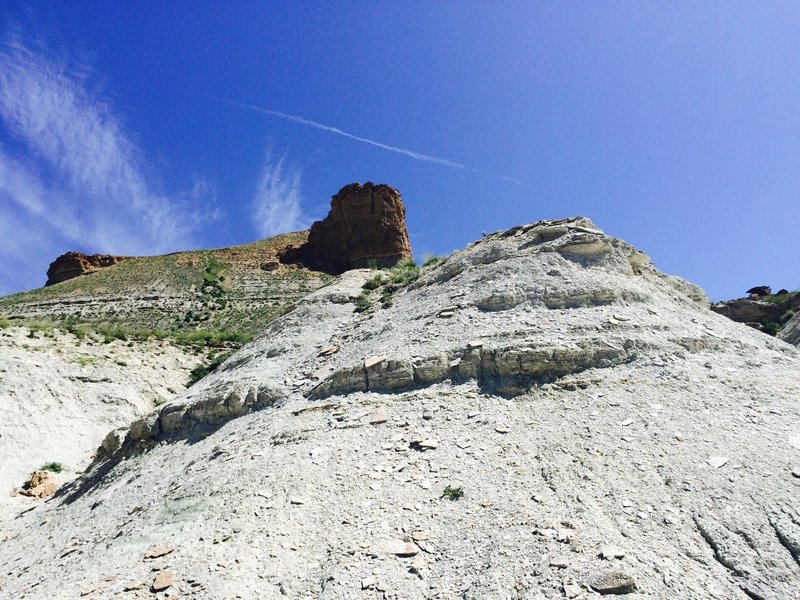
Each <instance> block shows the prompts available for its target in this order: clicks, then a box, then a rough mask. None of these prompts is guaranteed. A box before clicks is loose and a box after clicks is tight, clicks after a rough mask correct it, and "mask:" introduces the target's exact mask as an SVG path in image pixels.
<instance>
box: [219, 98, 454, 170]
mask: <svg viewBox="0 0 800 600" xmlns="http://www.w3.org/2000/svg"><path fill="white" fill-rule="evenodd" d="M220 100H222V101H223V102H227V103H228V104H233V105H234V106H240V107H242V108H249V109H250V110H255V111H257V112H260V113H264V114H265V115H271V116H273V117H280V118H281V119H286V120H287V121H293V122H295V123H300V124H301V125H307V126H309V127H314V128H316V129H321V130H322V131H328V132H330V133H335V134H337V135H341V136H342V137H346V138H350V139H351V140H356V141H357V142H364V143H365V144H369V145H370V146H377V147H378V148H383V149H384V150H389V151H390V152H396V153H397V154H404V155H405V156H410V157H411V158H415V159H417V160H424V161H427V162H432V163H436V164H437V165H442V166H445V167H450V168H452V169H464V168H465V167H464V165H462V164H461V163H457V162H453V161H452V160H447V159H445V158H438V157H436V156H430V155H429V154H421V153H419V152H414V151H412V150H406V149H405V148H398V147H397V146H390V145H388V144H381V143H380V142H376V141H375V140H371V139H369V138H365V137H361V136H358V135H353V134H352V133H348V132H346V131H342V130H341V129H338V128H337V127H331V126H330V125H324V124H322V123H317V122H316V121H312V120H311V119H304V118H303V117H298V116H296V115H289V114H286V113H282V112H279V111H277V110H269V109H266V108H261V107H260V106H254V105H253V104H245V103H244V102H236V101H235V100H226V99H225V98H220Z"/></svg>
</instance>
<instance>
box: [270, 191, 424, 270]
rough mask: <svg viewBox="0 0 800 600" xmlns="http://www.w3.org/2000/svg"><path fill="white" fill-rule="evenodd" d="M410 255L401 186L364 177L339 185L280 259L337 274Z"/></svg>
mask: <svg viewBox="0 0 800 600" xmlns="http://www.w3.org/2000/svg"><path fill="white" fill-rule="evenodd" d="M411 256H412V254H411V244H410V242H409V240H408V230H407V229H406V209H405V206H404V205H403V200H402V198H401V197H400V192H398V191H397V190H396V189H394V188H392V187H390V186H388V185H385V184H379V185H375V184H373V183H372V182H367V183H365V184H363V185H362V184H360V183H351V184H350V185H346V186H345V187H343V188H342V189H341V190H339V193H338V194H336V195H335V196H333V198H332V200H331V210H330V212H329V213H328V216H327V217H326V218H325V219H323V220H322V221H317V222H315V223H314V224H313V225H312V226H311V231H310V232H309V234H308V241H307V242H306V243H305V244H303V245H302V246H300V247H299V248H291V249H288V250H287V251H286V252H284V254H283V255H282V257H281V259H282V261H283V262H300V263H302V264H303V265H304V266H306V267H308V268H310V269H315V270H318V271H325V272H326V273H333V274H339V273H343V272H344V271H347V270H348V269H359V268H363V267H379V268H383V267H391V266H394V265H395V263H397V261H399V260H401V259H403V258H411Z"/></svg>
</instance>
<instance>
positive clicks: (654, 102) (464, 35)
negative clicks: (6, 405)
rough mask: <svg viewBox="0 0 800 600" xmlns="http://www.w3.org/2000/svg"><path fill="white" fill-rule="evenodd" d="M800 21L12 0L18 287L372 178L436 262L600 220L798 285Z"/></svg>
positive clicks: (711, 289)
mask: <svg viewBox="0 0 800 600" xmlns="http://www.w3.org/2000/svg"><path fill="white" fill-rule="evenodd" d="M798 32H800V5H798V4H797V3H796V2H763V1H757V2H747V3H745V2H725V3H712V2H694V1H693V2H673V1H670V2H594V3H576V2H573V3H563V2H553V3H541V2H519V3H514V2H499V3H498V2H488V1H487V2H464V1H457V2H456V1H453V2H431V3H422V2H336V3H327V2H281V3H279V2H235V1H226V2H201V1H198V2H191V3H188V2H164V1H163V0H158V1H155V2H150V1H138V2H135V3H129V2H80V1H77V0H71V1H69V2H29V3H17V2H13V1H12V2H5V3H3V4H2V5H0V35H1V36H2V38H0V44H1V45H0V209H1V210H0V293H10V292H13V291H18V290H21V289H27V288H32V287H38V286H39V285H41V284H42V283H43V282H44V279H45V271H46V270H47V266H48V264H49V262H50V261H51V260H52V259H53V258H55V256H56V255H58V254H60V253H62V252H64V251H66V250H70V249H76V250H82V251H85V252H109V253H116V254H148V253H160V252H165V251H172V250H179V249H188V248H198V247H209V246H223V245H230V244H236V243H244V242H248V241H252V240H255V239H258V238H260V237H264V236H266V235H271V234H274V233H278V232H280V231H286V230H297V229H302V228H305V227H306V226H308V224H309V223H310V222H311V221H313V220H315V219H318V218H322V217H324V215H325V214H326V213H327V209H328V206H329V201H330V196H331V195H332V194H334V193H335V192H336V191H338V190H339V188H341V187H342V186H344V185H345V184H347V183H350V182H353V181H361V182H364V181H373V182H376V183H388V184H390V185H392V186H394V187H396V188H398V189H399V190H400V191H401V193H402V194H403V198H404V199H405V202H406V207H407V213H408V226H409V230H410V232H411V238H412V240H411V241H412V245H413V248H414V251H415V253H416V254H417V255H418V256H422V254H424V253H427V252H433V253H437V254H446V253H449V252H451V251H452V250H454V249H457V248H460V247H462V246H464V245H465V244H467V243H469V242H470V241H473V240H475V239H477V238H478V237H480V235H481V232H482V231H494V230H498V229H503V228H507V227H510V226H513V225H516V224H521V223H528V222H532V221H536V220H539V219H546V218H560V217H565V216H571V215H578V214H581V215H586V216H588V217H590V218H591V219H592V220H593V221H594V222H595V223H596V224H597V225H598V226H599V227H601V228H603V229H604V230H605V231H606V232H608V233H610V234H612V235H615V236H618V237H621V238H623V239H625V240H627V241H629V242H631V243H633V244H634V245H636V246H637V247H638V248H640V249H641V250H643V251H645V252H647V253H648V254H649V255H650V256H651V257H652V258H653V259H654V261H655V263H656V265H657V266H658V267H660V268H661V269H662V270H664V271H666V272H669V273H672V274H676V275H680V276H682V277H685V278H686V279H689V280H691V281H693V282H695V283H698V284H700V285H701V286H702V287H704V288H705V289H706V290H707V291H708V293H709V294H710V295H711V296H712V297H713V298H715V299H722V298H728V297H736V296H741V295H742V294H743V292H744V290H746V289H747V288H749V287H751V286H753V285H760V284H771V285H772V286H773V287H774V288H776V289H777V288H779V287H787V288H790V289H793V288H797V287H799V286H800V274H798V269H797V267H796V265H797V257H798V255H800V252H799V251H800V236H798V235H797V227H798V223H800V202H799V201H798V200H800V197H799V193H800V34H798ZM253 107H255V108H253ZM268 111H271V112H268ZM278 113H284V114H286V115H295V116H298V117H302V119H304V120H305V121H301V120H298V119H294V120H293V119H289V118H287V117H283V116H280V115H279V114H278ZM311 122H313V123H317V124H319V125H321V126H317V125H314V124H313V123H311ZM322 126H324V127H322ZM326 128H327V129H326ZM330 128H335V129H337V130H339V131H342V132H346V133H349V134H352V135H353V136H356V137H357V138H361V139H360V140H359V139H354V138H352V137H346V136H345V135H342V134H341V133H337V132H336V131H332V130H331V129H330ZM364 140H369V141H371V142H376V143H378V144H381V145H382V146H379V145H375V144H373V143H369V142H368V141H364ZM387 147H390V148H387Z"/></svg>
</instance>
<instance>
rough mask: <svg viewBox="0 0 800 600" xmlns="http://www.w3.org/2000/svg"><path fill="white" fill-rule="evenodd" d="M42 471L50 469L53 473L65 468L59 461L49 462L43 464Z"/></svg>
mask: <svg viewBox="0 0 800 600" xmlns="http://www.w3.org/2000/svg"><path fill="white" fill-rule="evenodd" d="M39 470H40V471H50V472H51V473H61V471H63V470H64V467H63V466H62V465H61V463H57V462H49V463H46V464H44V465H42V468H41V469H39Z"/></svg>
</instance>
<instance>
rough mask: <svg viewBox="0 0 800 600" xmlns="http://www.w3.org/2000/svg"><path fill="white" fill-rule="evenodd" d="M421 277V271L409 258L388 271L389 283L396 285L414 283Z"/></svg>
mask: <svg viewBox="0 0 800 600" xmlns="http://www.w3.org/2000/svg"><path fill="white" fill-rule="evenodd" d="M420 275H422V271H421V270H420V268H419V267H418V266H417V263H415V262H414V260H413V259H411V258H404V259H403V260H401V261H399V262H398V263H397V264H396V265H395V266H394V267H392V269H391V270H390V271H389V281H390V282H391V283H396V284H398V285H409V284H410V283H414V282H415V281H416V280H417V279H419V278H420Z"/></svg>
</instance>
